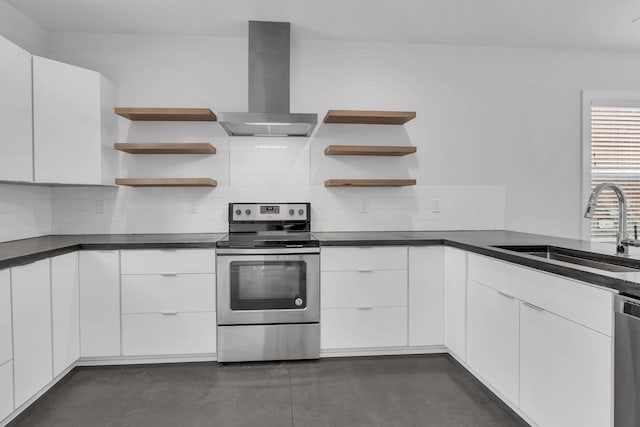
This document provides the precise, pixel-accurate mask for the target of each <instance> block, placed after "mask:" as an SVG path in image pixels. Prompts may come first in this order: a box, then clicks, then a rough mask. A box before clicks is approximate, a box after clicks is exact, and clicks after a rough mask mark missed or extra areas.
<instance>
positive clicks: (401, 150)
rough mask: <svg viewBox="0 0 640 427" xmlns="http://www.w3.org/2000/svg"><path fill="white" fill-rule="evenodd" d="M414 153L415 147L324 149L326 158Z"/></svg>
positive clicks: (342, 146)
mask: <svg viewBox="0 0 640 427" xmlns="http://www.w3.org/2000/svg"><path fill="white" fill-rule="evenodd" d="M415 152H416V147H412V146H392V145H329V146H328V147H327V148H325V149H324V154H325V155H327V156H406V155H407V154H412V153H415Z"/></svg>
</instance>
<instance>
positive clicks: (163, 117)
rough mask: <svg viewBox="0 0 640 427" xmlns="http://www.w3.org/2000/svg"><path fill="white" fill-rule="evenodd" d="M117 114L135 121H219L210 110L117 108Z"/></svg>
mask: <svg viewBox="0 0 640 427" xmlns="http://www.w3.org/2000/svg"><path fill="white" fill-rule="evenodd" d="M115 113H116V114H117V115H119V116H122V117H125V118H127V119H129V120H135V121H154V122H159V121H167V122H215V121H216V120H218V118H217V117H216V115H215V114H214V112H213V111H211V110H210V109H209V108H131V107H116V108H115Z"/></svg>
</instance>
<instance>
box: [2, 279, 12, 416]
mask: <svg viewBox="0 0 640 427" xmlns="http://www.w3.org/2000/svg"><path fill="white" fill-rule="evenodd" d="M11 329H12V328H11V273H10V272H9V270H2V271H0V421H1V420H2V419H3V418H5V417H6V416H7V415H9V414H10V413H11V412H12V411H13V360H12V358H13V342H12V341H13V338H12V336H11V335H12V334H11Z"/></svg>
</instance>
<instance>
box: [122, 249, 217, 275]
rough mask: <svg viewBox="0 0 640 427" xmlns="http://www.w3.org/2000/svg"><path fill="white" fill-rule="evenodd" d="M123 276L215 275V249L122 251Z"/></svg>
mask: <svg viewBox="0 0 640 427" xmlns="http://www.w3.org/2000/svg"><path fill="white" fill-rule="evenodd" d="M120 256H121V271H122V274H162V273H215V272H216V256H215V251H214V250H213V249H153V250H128V251H121V255H120Z"/></svg>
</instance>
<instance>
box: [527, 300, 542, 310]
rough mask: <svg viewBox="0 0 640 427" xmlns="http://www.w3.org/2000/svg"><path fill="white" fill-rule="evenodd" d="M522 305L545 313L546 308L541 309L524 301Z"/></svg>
mask: <svg viewBox="0 0 640 427" xmlns="http://www.w3.org/2000/svg"><path fill="white" fill-rule="evenodd" d="M522 303H523V304H524V305H526V306H527V307H529V308H532V309H534V310H536V311H544V308H540V307H538V306H537V305H533V304H531V303H528V302H524V301H522Z"/></svg>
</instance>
